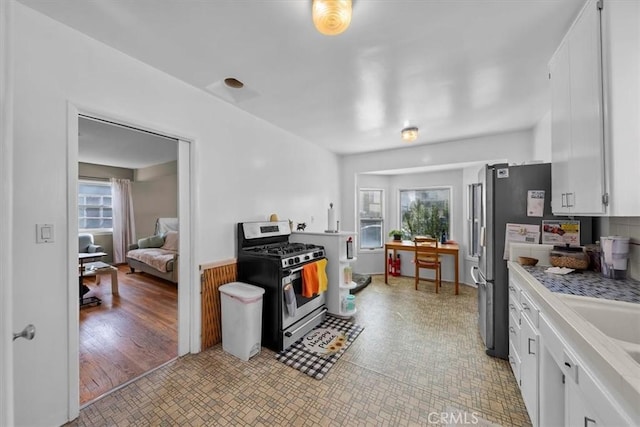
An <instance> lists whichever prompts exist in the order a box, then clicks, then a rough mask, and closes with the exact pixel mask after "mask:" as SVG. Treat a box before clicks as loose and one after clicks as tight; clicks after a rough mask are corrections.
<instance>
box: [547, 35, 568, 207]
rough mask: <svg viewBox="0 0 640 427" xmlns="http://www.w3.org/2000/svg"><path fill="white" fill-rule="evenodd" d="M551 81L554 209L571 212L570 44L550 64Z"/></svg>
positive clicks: (564, 45) (561, 49)
mask: <svg viewBox="0 0 640 427" xmlns="http://www.w3.org/2000/svg"><path fill="white" fill-rule="evenodd" d="M549 72H550V78H551V140H552V143H551V210H552V211H553V212H554V213H568V212H569V207H568V205H567V193H568V192H569V190H568V182H569V157H570V155H571V84H570V81H569V76H570V68H569V44H568V43H567V42H564V43H563V44H562V45H561V46H560V48H559V49H558V51H557V52H556V54H555V56H554V57H553V59H552V60H551V62H550V64H549Z"/></svg>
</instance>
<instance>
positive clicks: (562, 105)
mask: <svg viewBox="0 0 640 427" xmlns="http://www.w3.org/2000/svg"><path fill="white" fill-rule="evenodd" d="M639 63H640V2H638V1H628V0H606V1H604V2H603V1H596V0H589V1H587V3H586V4H585V6H584V8H583V9H582V11H581V12H580V14H579V16H578V17H577V18H576V20H575V22H574V23H573V25H572V26H571V28H570V29H569V32H568V33H567V35H566V36H565V38H564V39H563V41H562V44H561V45H560V47H559V48H558V50H557V51H556V53H555V54H554V56H553V58H552V59H551V61H550V63H549V71H550V79H551V94H552V98H551V99H552V101H551V104H552V108H551V134H552V168H551V173H552V191H551V206H552V210H553V212H554V213H556V214H572V215H610V216H638V215H640V193H638V191H637V189H636V188H634V185H635V183H636V182H638V181H640V167H639V166H638V165H640V139H639V138H640V120H638V117H640V116H639V114H640V109H639V100H640V66H639Z"/></svg>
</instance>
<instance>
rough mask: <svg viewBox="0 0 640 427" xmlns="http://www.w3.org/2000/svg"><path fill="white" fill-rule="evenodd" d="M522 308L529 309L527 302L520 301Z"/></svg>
mask: <svg viewBox="0 0 640 427" xmlns="http://www.w3.org/2000/svg"><path fill="white" fill-rule="evenodd" d="M522 308H523V309H524V310H531V308H530V307H529V304H527V303H526V302H523V303H522Z"/></svg>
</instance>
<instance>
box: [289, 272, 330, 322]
mask: <svg viewBox="0 0 640 427" xmlns="http://www.w3.org/2000/svg"><path fill="white" fill-rule="evenodd" d="M325 293H326V292H323V293H321V294H320V295H315V296H313V297H311V298H307V297H305V296H303V295H302V267H299V268H296V269H293V270H291V271H290V274H288V275H285V276H284V277H283V279H282V298H283V301H282V314H281V315H282V330H283V331H284V330H286V329H287V328H289V327H290V326H292V325H293V324H294V323H296V322H299V321H300V320H302V319H304V318H306V317H307V316H308V315H310V314H312V313H314V312H315V311H317V310H318V309H319V308H324V306H325V302H326V297H325Z"/></svg>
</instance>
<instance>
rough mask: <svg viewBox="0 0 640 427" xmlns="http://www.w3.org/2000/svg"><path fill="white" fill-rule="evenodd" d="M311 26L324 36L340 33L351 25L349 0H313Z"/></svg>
mask: <svg viewBox="0 0 640 427" xmlns="http://www.w3.org/2000/svg"><path fill="white" fill-rule="evenodd" d="M311 8H312V9H311V15H312V17H313V25H315V26H316V29H317V30H318V31H319V32H321V33H322V34H324V35H325V36H335V35H338V34H340V33H342V32H343V31H344V30H346V29H347V28H348V27H349V24H350V23H351V0H313V5H312V7H311Z"/></svg>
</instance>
